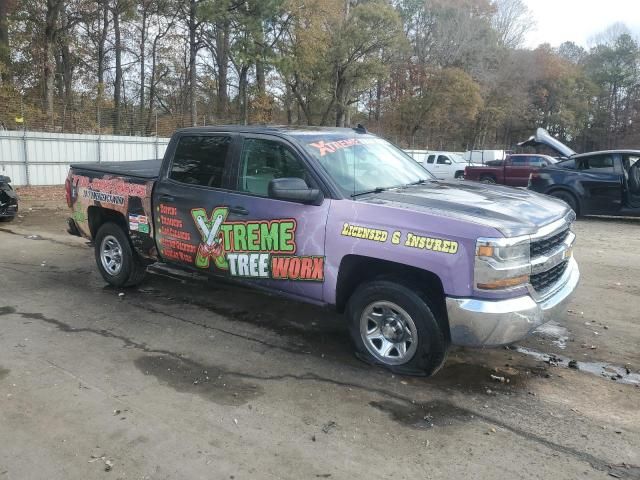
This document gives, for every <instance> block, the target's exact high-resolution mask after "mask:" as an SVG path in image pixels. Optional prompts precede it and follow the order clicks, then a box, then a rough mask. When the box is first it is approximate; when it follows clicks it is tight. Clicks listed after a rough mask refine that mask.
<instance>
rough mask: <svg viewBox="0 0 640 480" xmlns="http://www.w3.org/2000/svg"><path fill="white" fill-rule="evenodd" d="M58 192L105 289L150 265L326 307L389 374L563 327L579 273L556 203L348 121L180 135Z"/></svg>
mask: <svg viewBox="0 0 640 480" xmlns="http://www.w3.org/2000/svg"><path fill="white" fill-rule="evenodd" d="M66 188H67V201H68V204H69V206H70V208H71V209H72V212H73V213H72V217H71V218H70V219H69V232H70V233H72V234H76V235H80V236H84V237H86V238H90V239H93V241H94V244H95V248H96V261H97V264H98V267H99V270H100V273H101V274H102V275H103V277H104V278H105V280H107V281H108V282H109V283H111V284H113V285H117V286H128V285H134V284H136V283H139V282H140V281H142V278H143V276H144V269H145V267H146V266H147V265H148V264H150V263H153V262H164V263H167V264H171V265H174V266H178V267H180V268H184V269H190V270H197V271H201V272H206V273H207V274H210V275H213V276H219V277H224V278H229V279H232V280H236V281H238V282H241V283H245V284H250V285H252V286H255V287H257V288H262V289H267V290H269V291H271V292H276V293H279V294H282V295H286V296H289V297H292V298H296V299H300V300H303V301H307V302H311V303H315V304H319V305H327V306H333V307H335V308H336V309H337V310H339V311H345V312H346V317H347V321H349V323H350V331H351V333H352V336H353V337H354V341H355V343H356V347H357V348H358V350H359V352H360V353H361V354H362V356H363V357H366V358H365V360H368V361H371V362H372V363H378V364H382V365H385V366H387V367H388V368H391V369H392V370H396V371H399V372H406V373H416V372H420V373H427V374H431V373H434V372H435V371H436V370H437V369H438V368H439V366H440V365H441V364H442V362H443V361H444V358H445V353H446V349H447V347H448V345H449V344H458V345H466V346H497V345H503V344H508V343H512V342H514V341H517V340H520V339H521V338H523V337H525V336H526V335H528V334H529V333H530V332H531V331H532V330H533V329H535V328H536V327H537V326H539V325H540V324H542V323H544V322H545V321H547V320H550V319H552V318H553V319H555V320H562V317H563V314H564V312H565V311H566V307H565V303H566V301H567V300H568V299H569V297H570V294H571V293H572V291H573V290H574V289H575V287H576V285H577V283H578V278H579V272H578V267H577V264H576V262H575V260H574V259H573V257H572V248H571V247H572V244H573V241H574V239H575V235H574V234H573V233H572V232H571V229H570V226H571V223H572V221H573V219H574V215H573V212H572V211H571V210H570V209H568V208H567V206H566V204H564V203H563V202H560V201H557V200H555V199H552V198H550V197H546V196H543V195H538V194H535V193H531V192H528V191H525V190H518V189H511V188H507V187H499V186H493V185H492V186H488V185H481V184H473V183H468V184H467V183H461V182H452V183H446V182H439V181H436V180H435V179H433V178H432V177H431V175H430V174H429V173H428V172H427V171H426V170H424V169H423V168H422V167H421V166H419V165H418V164H416V163H415V162H414V161H413V160H412V159H411V158H410V157H408V156H406V155H404V154H403V153H402V152H401V151H400V150H398V149H397V148H395V147H394V146H392V145H391V144H389V143H387V142H386V141H384V140H382V139H379V138H377V137H375V136H374V135H370V134H367V133H366V132H365V131H364V130H362V129H319V128H309V129H289V128H268V127H218V128H214V127H211V128H194V129H185V130H181V131H179V132H177V133H176V134H175V135H174V137H173V138H172V141H171V142H170V144H169V147H168V149H167V152H166V154H165V158H164V160H163V161H158V160H155V161H153V160H151V161H143V162H122V163H116V164H81V165H73V166H72V168H71V170H70V172H69V177H68V179H67V184H66Z"/></svg>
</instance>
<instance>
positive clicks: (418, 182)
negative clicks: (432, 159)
mask: <svg viewBox="0 0 640 480" xmlns="http://www.w3.org/2000/svg"><path fill="white" fill-rule="evenodd" d="M428 181H429V180H427V179H422V180H418V181H417V182H411V183H407V184H406V185H405V186H407V187H409V186H411V185H422V184H423V183H427V182H428Z"/></svg>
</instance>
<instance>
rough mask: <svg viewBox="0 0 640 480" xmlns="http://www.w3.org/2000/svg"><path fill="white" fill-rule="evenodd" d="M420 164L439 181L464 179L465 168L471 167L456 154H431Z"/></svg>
mask: <svg viewBox="0 0 640 480" xmlns="http://www.w3.org/2000/svg"><path fill="white" fill-rule="evenodd" d="M420 163H421V164H422V166H423V167H424V168H426V169H427V170H428V171H429V173H431V174H432V175H433V176H434V177H436V178H437V179H438V180H452V179H462V178H464V169H465V167H466V166H468V165H470V163H469V162H467V161H465V160H464V159H463V158H462V156H461V155H460V154H458V153H454V152H429V154H428V155H426V158H425V159H424V161H422V162H420Z"/></svg>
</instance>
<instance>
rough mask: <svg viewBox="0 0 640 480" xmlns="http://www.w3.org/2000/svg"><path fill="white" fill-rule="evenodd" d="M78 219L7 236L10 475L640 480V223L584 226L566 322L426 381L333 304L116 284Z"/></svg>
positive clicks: (456, 363)
mask: <svg viewBox="0 0 640 480" xmlns="http://www.w3.org/2000/svg"><path fill="white" fill-rule="evenodd" d="M27 193H28V192H27ZM63 204H64V200H63V199H61V198H60V191H59V190H58V191H56V190H55V189H54V190H51V191H49V192H45V193H44V194H42V193H41V194H38V195H36V194H32V195H26V194H24V193H23V194H22V203H21V211H20V215H21V217H20V218H17V219H16V220H15V222H12V223H10V224H7V223H2V224H0V480H8V479H19V480H22V479H27V478H28V479H45V478H46V479H65V480H66V479H87V478H114V479H187V478H188V479H192V478H193V479H200V478H202V479H256V478H260V479H262V478H273V479H283V478H284V479H307V478H308V479H317V478H330V479H351V478H369V479H374V478H375V479H377V478H393V479H394V480H400V479H405V478H406V479H412V480H413V479H416V478H424V479H429V478H453V479H457V478H468V479H476V478H478V479H489V478H491V479H493V478H531V479H534V478H544V479H547V478H548V479H556V480H557V479H575V478H612V477H613V478H640V448H638V446H639V445H640V387H638V384H639V382H640V375H639V370H640V348H639V345H640V318H639V317H638V311H639V307H640V286H639V285H640V284H639V282H640V235H638V232H640V222H639V221H633V220H610V219H586V220H585V219H583V220H579V221H578V222H577V224H576V225H575V229H574V230H575V232H576V234H577V235H578V243H577V246H576V249H575V256H576V258H577V260H578V262H579V264H580V268H581V271H582V282H581V285H580V286H579V289H578V291H577V293H576V295H575V298H574V300H573V302H572V303H571V305H569V319H568V322H567V323H566V324H556V323H551V324H548V325H547V326H545V328H544V329H542V331H541V332H539V333H537V334H535V335H534V336H532V337H531V338H529V339H527V340H526V341H524V342H521V343H520V344H518V345H517V346H512V347H511V348H510V349H495V350H469V349H454V350H452V351H451V353H450V355H449V359H448V361H447V363H446V365H445V368H444V369H443V370H442V371H440V372H439V373H438V375H437V376H435V377H433V378H416V377H401V376H397V375H395V376H394V375H392V374H390V373H389V372H387V371H384V370H382V369H378V368H372V367H370V366H367V365H364V364H362V363H360V362H359V361H358V360H356V359H355V357H354V356H353V353H352V350H351V346H350V344H349V341H348V337H347V333H346V329H345V325H344V321H343V319H342V317H340V316H338V315H335V314H333V313H330V312H327V311H325V310H322V309H319V308H316V307H311V306H307V305H302V304H298V303H294V302H289V301H283V300H282V299H279V298H275V297H270V296H266V295H264V294H260V293H256V292H252V291H249V290H245V289H242V288H238V287H235V286H229V285H226V284H220V283H215V282H212V281H207V280H206V279H204V278H202V277H198V276H191V275H185V274H178V273H177V272H174V271H171V270H167V269H158V268H155V269H154V270H153V272H152V273H151V274H150V275H149V276H148V279H147V280H146V281H145V283H143V284H142V285H141V286H140V287H139V288H137V289H134V290H126V291H120V290H116V289H112V288H109V287H107V286H105V283H104V281H103V280H102V279H101V277H100V276H99V274H98V272H97V270H96V268H95V265H94V259H93V251H92V249H91V248H90V247H89V246H87V245H86V242H85V241H83V240H81V239H77V238H75V237H70V236H68V235H66V234H65V224H64V221H65V217H66V214H67V212H66V208H65V207H64V206H63ZM570 360H576V361H577V362H578V364H577V365H578V367H579V368H578V369H573V368H568V363H569V361H570ZM491 375H494V376H496V377H504V378H505V382H504V383H502V382H500V381H495V380H494V379H492V378H491ZM506 380H508V383H507V382H506Z"/></svg>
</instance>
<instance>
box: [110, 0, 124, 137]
mask: <svg viewBox="0 0 640 480" xmlns="http://www.w3.org/2000/svg"><path fill="white" fill-rule="evenodd" d="M112 13H113V32H114V35H115V54H116V78H115V84H114V86H113V107H114V110H115V111H114V117H113V133H114V134H115V135H118V134H120V119H121V109H122V105H121V96H122V90H121V88H122V36H121V32H120V13H121V12H120V4H119V2H116V6H115V8H114V9H113V11H112Z"/></svg>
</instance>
